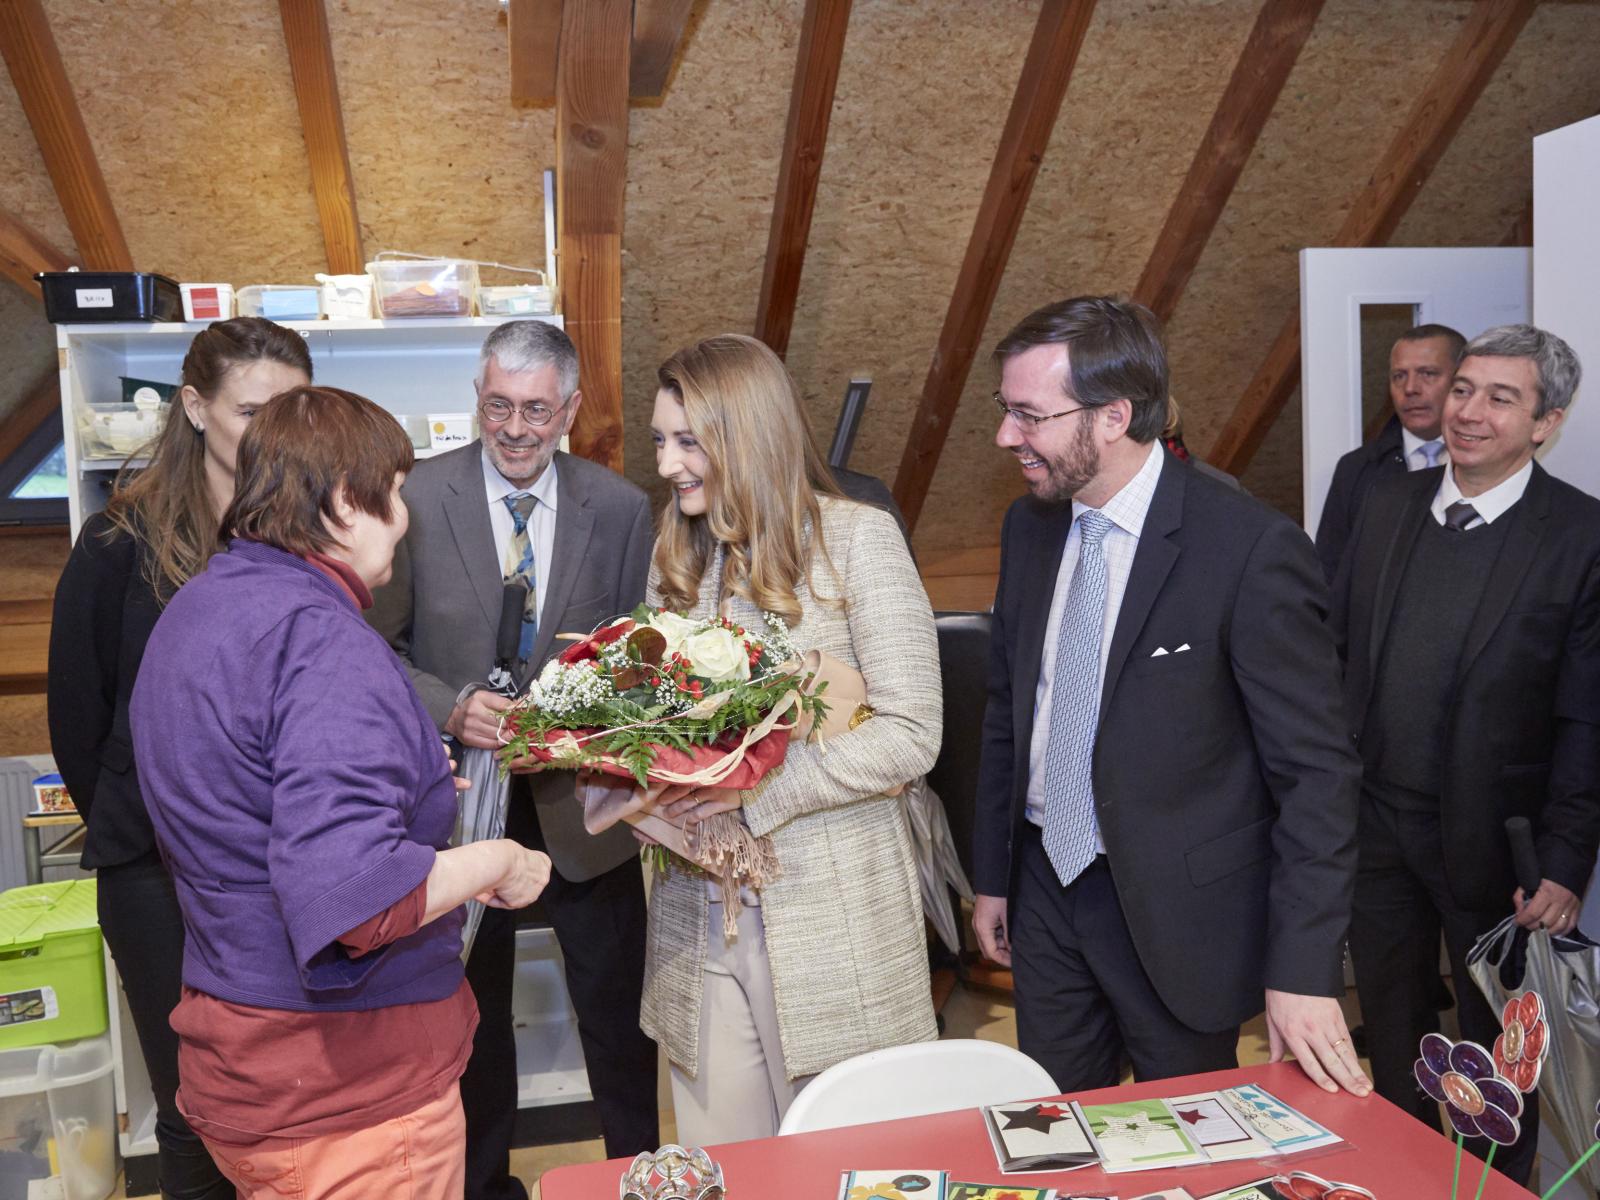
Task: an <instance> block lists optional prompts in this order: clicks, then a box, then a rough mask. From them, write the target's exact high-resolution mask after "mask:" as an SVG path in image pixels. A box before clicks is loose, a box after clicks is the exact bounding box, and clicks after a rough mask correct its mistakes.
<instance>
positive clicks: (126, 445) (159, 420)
mask: <svg viewBox="0 0 1600 1200" xmlns="http://www.w3.org/2000/svg"><path fill="white" fill-rule="evenodd" d="M171 408H172V405H170V404H167V403H159V404H156V405H154V406H152V407H146V406H144V405H140V404H121V403H117V404H83V405H79V406H78V457H80V458H87V459H94V458H127V457H128V455H130V454H133V453H135V452H136V451H138V450H139V448H140V447H141V446H143V445H144V444H145V443H146V442H148V441H150V440H151V439H152V438H153V437H155V436H156V434H158V433H160V432H161V427H162V426H163V425H165V424H166V421H167V413H168V412H169V411H170V410H171Z"/></svg>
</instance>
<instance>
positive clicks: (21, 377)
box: [0, 280, 56, 422]
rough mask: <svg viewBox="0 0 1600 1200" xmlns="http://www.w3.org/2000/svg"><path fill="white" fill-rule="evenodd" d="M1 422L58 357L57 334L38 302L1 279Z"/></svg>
mask: <svg viewBox="0 0 1600 1200" xmlns="http://www.w3.org/2000/svg"><path fill="white" fill-rule="evenodd" d="M0 330H3V331H4V335H3V336H0V422H3V421H5V420H6V418H7V417H9V416H10V415H11V410H12V409H13V408H14V407H15V406H16V405H17V403H18V402H19V401H21V399H22V397H23V396H24V395H26V394H27V393H28V391H29V390H31V389H32V387H33V385H34V384H35V383H36V382H38V381H39V379H40V378H42V377H43V376H44V373H45V372H46V371H48V370H49V369H50V367H51V365H52V364H53V363H54V362H55V357H56V339H55V332H54V331H53V330H52V329H51V328H50V324H49V322H48V321H46V320H45V319H44V309H43V308H42V307H40V305H39V302H38V300H36V299H34V298H32V297H30V296H27V295H25V294H24V293H23V291H22V289H21V288H19V287H17V286H15V285H14V284H12V283H11V282H9V281H8V280H0Z"/></svg>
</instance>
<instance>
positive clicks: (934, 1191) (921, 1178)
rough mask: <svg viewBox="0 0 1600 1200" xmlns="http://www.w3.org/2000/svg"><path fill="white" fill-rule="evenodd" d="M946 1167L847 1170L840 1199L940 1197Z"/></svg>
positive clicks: (937, 1199)
mask: <svg viewBox="0 0 1600 1200" xmlns="http://www.w3.org/2000/svg"><path fill="white" fill-rule="evenodd" d="M949 1181H950V1175H949V1172H947V1171H928V1170H922V1169H917V1170H900V1171H846V1172H844V1174H843V1175H842V1176H841V1177H840V1180H839V1200H943V1198H944V1188H945V1184H946V1183H948V1182H949Z"/></svg>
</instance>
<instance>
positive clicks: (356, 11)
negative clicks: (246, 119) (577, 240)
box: [267, 0, 555, 267]
mask: <svg viewBox="0 0 1600 1200" xmlns="http://www.w3.org/2000/svg"><path fill="white" fill-rule="evenodd" d="M267 7H270V8H271V9H272V10H273V11H274V13H275V12H276V9H277V6H276V5H269V6H267ZM327 7H328V26H329V32H330V35H331V38H332V41H333V56H334V65H335V67H336V69H337V71H338V75H339V95H340V101H341V103H342V106H343V109H344V125H345V138H346V140H347V141H348V143H349V145H350V168H351V172H352V173H353V175H354V177H355V189H356V210H357V213H358V214H359V216H360V219H361V233H362V241H363V246H364V248H365V250H366V252H367V255H368V256H369V257H371V256H372V255H374V254H376V253H377V252H378V251H380V250H405V251H411V252H413V253H418V254H430V255H451V256H453V255H462V256H465V257H467V258H479V259H487V260H490V261H493V262H503V263H510V264H511V265H513V266H527V267H543V266H544V184H543V171H544V168H545V167H550V166H554V165H555V118H554V112H553V110H551V109H538V110H531V109H523V110H519V109H515V108H513V107H512V106H511V102H510V100H509V95H510V83H509V74H508V71H509V67H508V55H507V49H506V27H505V22H504V21H503V20H502V19H500V17H499V15H498V13H499V10H498V8H497V6H496V5H495V4H493V3H491V2H488V0H456V2H455V3H450V4H438V3H428V4H394V3H391V2H390V0H328V5H327ZM274 19H276V17H274ZM280 40H281V39H280ZM295 128H296V129H298V128H299V126H298V124H297V125H296V126H295ZM312 220H313V226H312V227H313V228H316V226H315V217H314V215H313V218H312Z"/></svg>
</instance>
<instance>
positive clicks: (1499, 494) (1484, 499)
mask: <svg viewBox="0 0 1600 1200" xmlns="http://www.w3.org/2000/svg"><path fill="white" fill-rule="evenodd" d="M1532 478H1533V460H1532V459H1531V458H1530V459H1529V460H1528V461H1527V462H1525V463H1523V464H1522V469H1521V470H1520V471H1518V472H1517V473H1516V474H1514V475H1512V476H1511V477H1510V478H1509V479H1503V480H1501V481H1500V482H1499V483H1497V484H1495V485H1494V486H1493V487H1492V488H1490V489H1489V490H1488V491H1487V492H1481V493H1479V494H1478V495H1476V496H1463V495H1462V494H1461V489H1460V488H1458V487H1457V486H1456V472H1455V468H1454V467H1451V468H1449V469H1448V470H1447V471H1445V473H1444V478H1443V479H1441V480H1439V490H1438V491H1437V492H1435V493H1434V494H1433V519H1434V520H1436V521H1438V522H1439V524H1441V525H1443V524H1444V510H1445V509H1447V508H1449V507H1450V506H1451V505H1452V504H1454V503H1455V502H1456V501H1457V500H1465V501H1466V502H1467V503H1468V504H1470V505H1472V507H1473V510H1474V511H1475V512H1477V514H1478V516H1479V517H1481V518H1482V519H1483V523H1484V524H1485V525H1488V524H1491V523H1492V522H1493V521H1494V520H1495V518H1497V517H1502V516H1504V515H1505V513H1506V510H1507V509H1509V508H1510V507H1511V506H1512V505H1513V504H1515V503H1516V502H1517V501H1518V500H1521V499H1522V493H1523V492H1525V491H1527V490H1528V480H1530V479H1532Z"/></svg>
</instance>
